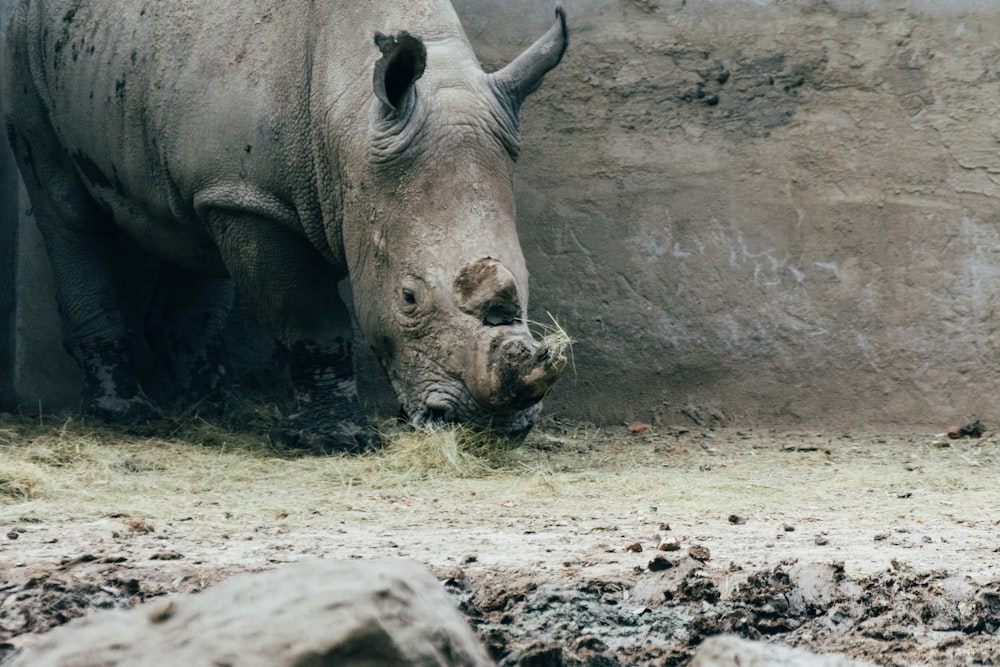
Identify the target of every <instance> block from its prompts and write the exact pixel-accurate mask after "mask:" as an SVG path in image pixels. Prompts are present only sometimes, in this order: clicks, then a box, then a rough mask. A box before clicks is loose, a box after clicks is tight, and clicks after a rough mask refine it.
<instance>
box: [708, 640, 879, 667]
mask: <svg viewBox="0 0 1000 667" xmlns="http://www.w3.org/2000/svg"><path fill="white" fill-rule="evenodd" d="M870 665H871V663H868V662H859V661H855V660H851V659H849V658H846V657H844V656H842V655H816V654H815V653H809V652H808V651H803V650H801V649H796V648H789V647H787V646H775V645H774V644H765V643H763V642H755V641H750V640H748V639H741V638H739V637H735V636H733V635H718V636H716V637H709V638H708V639H706V640H705V641H704V642H702V644H701V646H699V647H698V651H697V652H696V653H695V654H694V659H693V660H692V661H691V665H690V667H868V666H870Z"/></svg>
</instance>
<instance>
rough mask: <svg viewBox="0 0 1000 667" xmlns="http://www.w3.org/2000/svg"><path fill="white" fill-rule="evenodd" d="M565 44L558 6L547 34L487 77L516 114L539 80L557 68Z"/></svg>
mask: <svg viewBox="0 0 1000 667" xmlns="http://www.w3.org/2000/svg"><path fill="white" fill-rule="evenodd" d="M568 44H569V31H568V30H567V29H566V12H565V11H564V10H563V8H562V6H561V5H557V6H556V22H555V24H554V25H553V26H552V27H551V28H549V31H548V32H547V33H545V34H544V35H542V37H541V38H540V39H539V40H538V41H536V42H535V43H534V44H532V45H531V46H529V47H528V49H527V50H526V51H525V52H524V53H522V54H521V55H519V56H518V57H517V58H515V59H514V61H513V62H511V63H510V64H509V65H507V66H506V67H504V68H503V69H501V70H499V71H496V72H494V73H493V74H491V75H490V80H491V81H492V83H493V85H494V86H495V87H496V89H497V91H498V93H499V94H500V95H502V96H506V98H507V99H508V100H509V101H510V102H511V108H512V109H513V110H514V111H515V112H516V111H517V110H518V109H519V108H520V107H521V103H522V102H524V98H526V97H527V96H528V95H530V94H531V93H533V92H534V91H535V90H536V89H537V88H538V86H539V85H541V83H542V77H544V76H545V74H546V73H547V72H548V71H549V70H551V69H552V68H553V67H555V66H556V65H558V64H559V61H560V60H562V56H563V53H565V51H566V46H567V45H568Z"/></svg>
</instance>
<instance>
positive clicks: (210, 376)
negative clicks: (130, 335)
mask: <svg viewBox="0 0 1000 667" xmlns="http://www.w3.org/2000/svg"><path fill="white" fill-rule="evenodd" d="M232 307H233V281H231V280H229V279H228V278H217V277H215V276H205V275H200V274H195V273H192V272H190V271H186V270H184V269H181V268H178V267H175V266H173V265H171V264H168V263H166V262H164V263H163V265H162V267H161V269H160V275H159V278H158V279H157V284H156V291H155V292H154V294H153V298H152V305H151V308H150V312H149V315H148V316H147V319H146V328H147V338H148V341H149V343H150V346H151V347H152V348H153V349H154V351H155V352H156V355H157V358H158V359H160V360H161V361H162V362H163V364H164V365H165V366H166V370H167V371H168V373H169V384H170V386H171V387H172V388H173V390H174V392H175V394H176V396H175V397H176V398H181V399H186V400H187V401H191V402H194V404H195V406H196V407H197V409H198V410H199V412H202V413H208V414H221V413H222V412H224V411H225V407H226V403H227V399H228V398H230V395H229V392H228V390H227V387H226V385H225V380H226V369H225V368H224V367H223V365H222V362H221V359H222V333H223V330H224V329H225V326H226V322H227V320H228V316H229V313H230V311H231V310H232Z"/></svg>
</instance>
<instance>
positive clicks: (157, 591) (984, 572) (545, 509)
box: [0, 416, 1000, 666]
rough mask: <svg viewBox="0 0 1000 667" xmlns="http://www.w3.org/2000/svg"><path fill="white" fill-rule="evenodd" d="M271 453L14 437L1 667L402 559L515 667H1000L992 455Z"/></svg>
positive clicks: (757, 444)
mask: <svg viewBox="0 0 1000 667" xmlns="http://www.w3.org/2000/svg"><path fill="white" fill-rule="evenodd" d="M636 431H638V432H636ZM248 442H249V443H250V444H247V443H248ZM262 442H263V439H262V438H261V437H258V436H256V435H254V434H249V435H248V434H246V433H227V432H226V431H224V430H201V431H199V430H192V429H190V428H188V429H184V428H181V429H175V430H174V431H173V432H170V431H169V430H168V431H165V432H158V433H157V434H155V435H145V436H135V435H132V436H124V435H122V434H120V433H117V432H114V431H109V430H107V429H104V428H101V427H96V426H92V425H87V424H80V423H77V422H73V421H71V420H69V421H67V420H65V419H63V420H59V419H55V420H52V421H46V422H44V423H42V424H38V423H37V422H32V421H28V420H25V419H22V418H17V417H12V416H6V417H2V418H0V528H2V532H0V660H2V658H3V657H4V656H5V655H9V654H12V653H14V652H15V651H16V650H17V649H18V647H23V646H27V645H30V644H31V642H32V641H33V640H34V639H35V638H36V637H37V636H38V634H39V633H44V632H45V631H47V630H48V629H50V628H52V627H54V626H56V625H59V624H61V623H65V622H66V621H68V620H70V619H72V618H74V617H77V616H80V615H83V614H88V613H92V612H94V611H96V610H98V609H102V608H109V607H124V606H128V605H131V604H134V603H136V602H139V601H143V600H148V599H151V598H155V597H158V596H162V595H168V594H172V593H176V592H189V591H198V590H201V589H204V588H205V587H207V586H210V585H212V584H214V583H216V582H218V581H220V580H222V579H224V578H226V577H228V576H231V575H233V574H235V573H238V572H244V571H258V570H264V569H269V568H274V567H280V566H281V565H282V564H284V563H289V562H293V561H298V560H302V559H308V558H317V557H322V558H345V559H347V558H372V557H384V556H389V555H396V556H402V557H407V558H412V559H415V560H417V561H419V562H421V563H424V564H426V565H427V566H428V567H430V568H431V570H432V571H433V572H434V573H435V574H437V575H438V577H439V578H440V579H442V580H443V581H444V583H445V586H446V587H447V589H448V590H449V591H450V592H451V593H452V594H453V596H454V599H455V601H456V603H457V604H459V606H460V608H461V609H462V611H463V612H464V613H465V614H466V616H467V617H468V618H469V620H470V622H471V623H472V625H473V626H474V627H475V628H476V629H477V631H478V632H479V634H480V635H481V637H482V638H483V640H484V641H485V642H486V644H487V645H488V647H489V649H490V651H491V652H492V654H493V655H494V657H495V658H496V659H497V661H498V662H499V663H500V664H501V665H541V666H545V665H553V666H556V665H592V666H598V665H600V666H613V665H683V664H686V663H687V662H688V661H689V660H690V658H691V655H692V652H693V650H694V649H695V647H696V646H697V644H698V643H699V642H700V641H701V640H702V639H703V638H704V637H706V636H709V635H712V634H716V633H720V632H732V633H736V634H739V635H742V636H744V637H749V638H755V639H763V640H766V641H769V642H776V643H780V644H785V645H793V646H800V647H804V648H807V649H810V650H812V651H815V652H842V653H846V654H848V655H850V656H853V657H856V658H862V659H865V660H869V661H871V662H874V663H876V664H881V665H919V664H929V665H952V664H989V665H992V664H998V663H1000V640H998V637H997V632H998V628H1000V536H998V535H1000V533H998V524H1000V515H998V513H997V508H998V507H1000V489H998V485H997V483H996V480H997V479H998V478H1000V477H998V472H1000V470H998V468H1000V450H998V444H1000V436H995V435H993V434H992V433H991V432H989V431H987V432H986V433H985V434H984V436H983V437H982V438H959V439H949V438H948V437H946V436H945V435H944V434H931V433H910V434H904V433H894V434H885V433H883V434H871V433H868V434H859V433H817V432H808V433H786V432H781V433H777V432H769V431H763V430H753V431H750V430H736V429H722V430H703V429H701V428H698V427H667V426H657V427H648V428H642V427H641V426H638V427H636V425H633V426H632V427H629V426H626V425H621V426H617V427H605V428H595V427H587V426H583V425H575V424H566V423H561V422H559V421H553V420H548V421H547V422H546V423H545V424H544V425H543V427H542V428H539V429H538V430H537V431H535V432H534V433H533V434H532V435H531V436H530V437H529V439H528V441H527V442H526V443H524V444H523V445H521V446H520V447H519V448H516V449H511V448H507V449H504V451H503V452H501V454H502V455H496V454H495V453H494V455H487V454H483V453H482V452H479V453H473V454H470V455H469V456H466V458H465V459H464V460H465V464H464V465H463V466H458V467H454V466H450V464H449V463H448V462H447V461H445V463H443V464H442V463H438V464H434V465H427V464H421V465H420V466H417V465H413V466H408V464H406V463H405V462H403V463H401V462H400V461H401V459H400V456H399V454H398V452H397V455H396V457H395V458H393V454H392V453H391V451H390V452H388V453H383V454H379V455H376V456H371V457H361V458H362V459H364V460H363V461H362V460H358V459H357V458H355V459H348V458H342V457H316V456H302V455H289V454H287V453H282V452H275V451H273V450H270V449H269V448H268V447H267V446H266V445H265V444H261V443H262ZM391 449H392V446H391V447H390V450H391ZM403 457H404V458H405V453H404V454H403ZM477 457H478V458H477ZM470 461H471V463H472V465H469V462H470Z"/></svg>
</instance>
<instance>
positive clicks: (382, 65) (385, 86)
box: [372, 32, 427, 111]
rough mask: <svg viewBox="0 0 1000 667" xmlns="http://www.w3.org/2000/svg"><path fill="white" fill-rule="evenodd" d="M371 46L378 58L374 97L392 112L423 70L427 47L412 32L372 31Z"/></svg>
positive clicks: (374, 80) (425, 63)
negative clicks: (379, 53) (373, 42)
mask: <svg viewBox="0 0 1000 667" xmlns="http://www.w3.org/2000/svg"><path fill="white" fill-rule="evenodd" d="M375 45H376V46H378V48H379V51H381V52H382V57H381V58H379V59H378V60H377V61H376V62H375V75H374V77H373V80H372V85H373V87H374V89H375V97H377V98H378V99H379V100H381V101H382V104H384V105H386V106H387V107H389V108H390V109H392V110H393V111H398V110H399V109H400V108H401V107H402V105H403V103H404V102H405V101H406V98H407V95H409V94H410V91H411V90H412V89H413V84H414V83H416V81H417V79H419V78H420V76H421V75H422V74H423V73H424V67H425V66H426V65H427V49H426V48H424V43H423V41H421V39H420V38H419V37H417V36H415V35H411V34H410V33H408V32H401V33H399V34H398V35H383V34H382V33H379V32H377V33H375Z"/></svg>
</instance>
